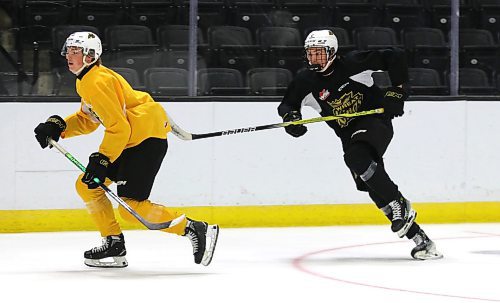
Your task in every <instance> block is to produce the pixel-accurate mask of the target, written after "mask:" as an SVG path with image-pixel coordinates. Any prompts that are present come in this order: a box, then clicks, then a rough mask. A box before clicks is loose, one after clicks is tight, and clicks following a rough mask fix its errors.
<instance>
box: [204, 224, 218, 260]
mask: <svg viewBox="0 0 500 303" xmlns="http://www.w3.org/2000/svg"><path fill="white" fill-rule="evenodd" d="M218 238H219V225H209V226H208V229H207V241H208V240H210V245H207V246H206V247H207V248H206V249H205V253H204V254H203V259H202V260H201V264H202V265H204V266H208V265H209V264H210V262H212V258H213V257H214V252H215V246H216V245H217V239H218Z"/></svg>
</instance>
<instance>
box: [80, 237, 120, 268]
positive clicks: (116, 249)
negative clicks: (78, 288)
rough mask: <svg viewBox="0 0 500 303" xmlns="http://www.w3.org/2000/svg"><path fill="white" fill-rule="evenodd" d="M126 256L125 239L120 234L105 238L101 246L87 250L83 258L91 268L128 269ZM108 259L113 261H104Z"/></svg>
mask: <svg viewBox="0 0 500 303" xmlns="http://www.w3.org/2000/svg"><path fill="white" fill-rule="evenodd" d="M126 254H127V250H126V249H125V238H124V237H123V234H119V235H117V236H107V237H106V238H103V239H102V245H101V246H98V247H94V248H92V249H91V250H87V251H86V252H85V253H84V254H83V256H84V257H85V265H87V266H90V267H126V266H127V265H128V263H127V259H126V258H125V255H126ZM106 258H112V259H113V261H103V259H106Z"/></svg>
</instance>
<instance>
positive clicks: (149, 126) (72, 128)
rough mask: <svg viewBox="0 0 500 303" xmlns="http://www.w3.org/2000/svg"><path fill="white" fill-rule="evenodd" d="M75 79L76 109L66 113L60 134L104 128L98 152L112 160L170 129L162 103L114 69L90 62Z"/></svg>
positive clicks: (73, 133)
mask: <svg viewBox="0 0 500 303" xmlns="http://www.w3.org/2000/svg"><path fill="white" fill-rule="evenodd" d="M83 73H84V74H83V76H80V77H78V79H77V80H76V91H77V93H78V95H80V97H81V106H80V110H79V111H77V112H76V113H74V114H72V115H70V116H68V117H67V118H66V119H65V121H66V125H67V126H66V130H65V131H64V133H63V134H62V135H61V137H62V138H70V137H73V136H78V135H82V134H88V133H91V132H93V131H94V130H96V129H97V127H98V126H99V124H102V125H103V126H104V128H105V130H104V138H103V140H102V143H101V145H100V147H99V152H100V153H102V154H103V155H105V156H107V157H109V159H110V161H111V162H113V161H115V160H116V159H117V158H118V157H119V156H120V154H121V153H122V151H123V150H124V149H126V148H129V147H134V146H136V145H139V144H140V143H141V142H142V141H144V140H145V139H147V138H161V139H165V138H166V137H167V133H168V132H170V131H171V127H170V124H169V123H168V120H167V114H166V112H165V110H164V108H163V106H162V105H161V104H159V103H156V102H155V101H154V100H153V98H152V97H151V96H150V95H149V94H148V93H145V92H141V91H136V90H134V89H133V88H132V87H131V86H130V84H128V82H127V81H126V80H125V79H124V78H123V77H122V76H121V75H119V74H118V73H116V72H114V71H113V70H111V69H109V68H106V67H105V66H102V65H93V66H91V67H90V69H89V70H84V71H83Z"/></svg>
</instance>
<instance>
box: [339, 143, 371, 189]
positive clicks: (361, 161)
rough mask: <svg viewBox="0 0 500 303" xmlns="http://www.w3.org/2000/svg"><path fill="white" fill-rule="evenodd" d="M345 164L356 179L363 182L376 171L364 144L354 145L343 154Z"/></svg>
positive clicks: (367, 148)
mask: <svg viewBox="0 0 500 303" xmlns="http://www.w3.org/2000/svg"><path fill="white" fill-rule="evenodd" d="M344 162H345V164H346V165H347V166H348V167H349V168H350V169H351V170H352V171H353V172H354V173H356V175H358V177H359V178H360V179H361V180H363V181H367V180H369V179H370V178H371V177H372V176H373V174H375V170H376V169H377V162H375V161H373V157H372V156H371V154H370V149H369V147H368V146H366V145H364V144H354V145H353V146H352V147H351V148H349V149H348V150H347V151H346V152H345V154H344Z"/></svg>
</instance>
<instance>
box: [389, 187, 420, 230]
mask: <svg viewBox="0 0 500 303" xmlns="http://www.w3.org/2000/svg"><path fill="white" fill-rule="evenodd" d="M389 207H390V208H391V215H392V218H391V221H392V225H391V230H392V231H393V232H395V233H397V234H398V236H399V237H400V238H402V237H404V236H405V235H406V233H407V232H408V230H409V229H410V227H411V225H412V224H413V222H414V221H415V218H416V217H417V212H416V211H415V210H414V209H412V208H411V204H410V201H408V200H406V199H405V197H403V196H400V197H399V198H398V199H397V200H394V201H392V202H390V203H389Z"/></svg>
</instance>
